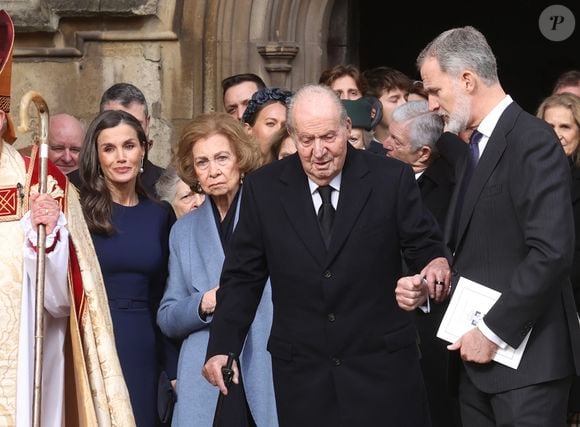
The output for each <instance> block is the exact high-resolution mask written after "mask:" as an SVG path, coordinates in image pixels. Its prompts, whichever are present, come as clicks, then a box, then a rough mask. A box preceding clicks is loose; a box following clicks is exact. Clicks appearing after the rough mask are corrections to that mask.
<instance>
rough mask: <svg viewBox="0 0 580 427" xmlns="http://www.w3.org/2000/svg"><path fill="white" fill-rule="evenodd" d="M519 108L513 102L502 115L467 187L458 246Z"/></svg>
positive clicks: (460, 218)
mask: <svg viewBox="0 0 580 427" xmlns="http://www.w3.org/2000/svg"><path fill="white" fill-rule="evenodd" d="M519 110H521V108H520V107H519V106H517V104H515V103H512V104H511V105H510V106H508V108H507V109H506V110H505V111H504V113H503V114H502V116H501V117H500V119H499V121H498V122H497V125H496V126H495V128H494V130H493V132H492V134H491V136H490V138H489V140H488V141H487V145H486V147H485V151H484V152H483V154H482V156H481V158H480V159H479V162H478V164H477V167H476V168H475V171H474V173H473V177H472V179H471V182H470V183H469V187H467V192H466V194H465V201H464V203H463V208H462V210H461V214H460V217H459V226H458V233H457V242H456V245H455V247H456V248H458V247H459V245H460V243H461V240H462V238H463V235H464V234H465V230H466V229H467V225H468V224H469V221H470V219H471V216H472V215H473V210H474V208H475V204H476V203H477V201H478V200H479V196H480V194H481V191H482V190H483V187H484V186H485V183H486V182H487V181H488V180H489V178H490V176H491V174H492V173H493V171H494V169H495V168H496V166H497V164H498V162H499V161H500V159H501V157H502V155H503V153H504V151H505V149H506V147H507V141H506V133H507V129H509V128H510V127H511V126H512V125H513V121H514V117H515V115H516V114H517V113H518V112H519Z"/></svg>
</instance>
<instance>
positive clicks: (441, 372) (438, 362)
mask: <svg viewBox="0 0 580 427" xmlns="http://www.w3.org/2000/svg"><path fill="white" fill-rule="evenodd" d="M450 135H453V134H450ZM453 136H455V135H453ZM455 137H456V136H455ZM456 138H457V137H456ZM459 144H461V146H459V148H460V149H461V148H465V147H467V145H466V144H465V143H464V142H463V141H461V140H459ZM464 151H465V150H464ZM455 161H456V160H455ZM417 184H419V189H420V191H421V197H422V199H423V203H424V204H425V206H426V207H427V209H429V211H430V212H431V213H432V214H433V216H434V217H435V219H436V220H437V223H438V224H439V226H440V227H441V228H442V229H443V227H444V225H445V220H446V218H447V210H448V208H449V203H450V201H451V195H452V194H453V189H454V187H455V169H454V166H453V165H452V164H451V163H450V162H448V161H447V158H444V157H439V158H437V159H436V160H435V161H434V162H433V163H432V164H431V165H429V167H428V168H427V169H425V171H424V172H423V174H422V175H421V176H420V177H419V179H418V180H417ZM413 273H415V272H410V273H409V274H413ZM448 302H449V301H448V300H447V301H445V302H443V303H439V304H437V303H433V302H432V303H431V310H430V312H429V313H427V314H425V313H423V312H422V311H421V310H415V324H416V326H417V330H418V332H419V337H420V339H421V343H420V348H421V368H422V370H423V377H424V378H425V386H426V388H427V396H428V398H429V408H430V411H431V422H432V423H433V427H454V426H460V425H461V423H460V421H459V420H460V417H459V408H458V405H457V401H456V400H454V399H452V398H451V397H450V396H449V394H448V383H447V380H448V375H447V364H448V356H449V350H447V344H448V343H447V342H445V341H443V340H441V339H439V338H437V330H438V329H439V325H440V324H441V321H442V320H443V315H444V314H445V311H446V310H447V306H448Z"/></svg>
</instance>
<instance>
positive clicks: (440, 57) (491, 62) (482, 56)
mask: <svg viewBox="0 0 580 427" xmlns="http://www.w3.org/2000/svg"><path fill="white" fill-rule="evenodd" d="M428 58H435V59H436V60H437V62H439V66H440V67H441V71H443V72H444V73H446V74H449V75H451V76H453V77H458V76H459V74H460V73H461V71H462V70H465V69H468V70H471V71H473V72H474V73H475V74H477V75H478V76H479V77H481V79H482V80H483V82H484V83H485V84H486V85H487V86H491V85H493V84H496V83H497V82H498V81H499V79H498V77H497V62H496V59H495V55H494V54H493V52H492V50H491V47H489V44H488V43H487V40H486V38H485V36H484V35H483V34H482V33H481V32H479V31H478V30H476V29H475V28H473V27H470V26H467V27H463V28H453V29H451V30H447V31H445V32H443V33H441V34H439V35H438V36H437V37H436V38H435V39H434V40H433V41H432V42H431V43H429V44H428V45H427V46H426V47H425V48H424V49H423V50H422V51H421V53H420V54H419V56H418V57H417V66H418V68H419V69H420V68H421V66H422V65H423V62H424V61H425V60H426V59H428Z"/></svg>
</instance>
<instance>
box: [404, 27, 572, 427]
mask: <svg viewBox="0 0 580 427" xmlns="http://www.w3.org/2000/svg"><path fill="white" fill-rule="evenodd" d="M417 65H418V67H419V69H420V72H421V76H422V78H423V83H424V87H425V90H426V92H427V94H428V96H429V107H430V109H431V110H433V111H437V112H439V113H440V114H441V115H442V116H443V117H444V119H445V120H446V122H447V124H448V125H450V124H453V125H454V126H455V127H456V128H457V129H459V130H464V129H473V133H472V136H471V138H470V142H469V152H468V154H467V155H466V156H465V157H464V158H463V160H462V163H461V167H460V170H461V171H462V172H461V175H460V181H459V182H458V185H457V186H456V188H455V191H454V195H453V197H452V200H451V205H450V207H449V215H448V221H447V226H446V227H445V237H446V239H445V240H446V243H447V244H448V247H449V249H450V252H451V254H452V260H453V261H452V274H453V276H452V285H453V286H454V285H455V284H456V283H457V282H458V280H459V278H460V277H465V278H467V279H470V280H472V281H474V282H477V283H479V284H482V285H484V286H486V287H488V288H491V289H493V290H495V291H498V292H499V293H500V294H501V296H500V297H499V299H498V300H497V301H496V303H495V304H494V305H493V306H492V307H491V309H490V310H489V311H488V312H487V314H486V315H485V316H484V317H483V319H482V320H481V321H480V322H479V323H478V324H477V326H476V327H475V328H473V329H471V330H470V331H468V332H467V333H465V334H464V335H463V336H461V337H460V338H459V339H458V340H457V341H456V342H455V343H454V344H452V345H450V346H449V347H448V348H449V350H452V351H453V352H454V353H453V354H454V356H456V357H454V358H453V359H454V360H455V361H456V362H457V363H455V364H452V366H451V371H452V372H453V373H455V374H457V378H458V387H459V399H460V408H461V416H462V419H463V423H464V425H466V426H490V427H491V426H496V425H501V426H523V425H525V426H538V427H539V426H564V425H565V417H566V406H567V399H568V391H569V388H570V384H571V379H572V376H573V375H574V374H575V373H576V372H579V371H580V325H579V323H578V317H577V315H576V308H575V306H574V298H573V295H572V288H571V285H570V280H569V277H568V275H569V271H570V266H571V263H572V254H573V249H574V225H573V219H572V210H571V201H570V184H569V182H568V181H569V173H570V172H569V167H568V164H567V161H566V158H565V155H564V152H563V150H562V148H561V146H560V143H559V141H558V139H557V137H556V135H555V133H554V131H553V130H552V129H551V128H550V126H549V125H548V124H546V123H544V122H542V121H541V120H539V119H537V118H536V117H534V116H532V115H530V114H528V113H526V112H524V111H523V110H522V108H521V107H520V106H518V105H517V104H516V103H515V102H513V100H512V98H511V97H510V96H509V95H507V94H506V93H505V92H504V90H503V88H502V86H501V84H500V82H499V79H498V75H497V64H496V59H495V56H494V54H493V52H492V50H491V48H490V46H489V44H488V43H487V40H486V39H485V37H484V36H483V34H481V33H480V32H479V31H478V30H476V29H475V28H473V27H464V28H454V29H452V30H449V31H445V32H444V33H442V34H440V35H439V36H438V37H436V38H435V39H434V40H433V41H432V42H431V43H429V44H428V45H427V47H425V49H424V50H423V51H422V52H421V54H420V55H419V57H418V59H417ZM406 280H412V279H406ZM530 331H531V333H530ZM528 334H530V335H529V339H528V341H527V346H526V347H525V350H524V353H523V357H522V359H521V362H520V364H519V366H518V368H517V369H513V368H510V367H507V366H505V365H502V364H499V363H497V362H495V361H494V360H493V358H494V356H495V353H496V351H497V350H498V349H500V348H501V349H507V348H508V346H509V347H511V348H514V349H515V348H518V347H520V346H521V345H522V343H523V342H524V340H525V339H526V337H527V336H528ZM459 356H460V357H461V359H462V360H461V361H460V360H459Z"/></svg>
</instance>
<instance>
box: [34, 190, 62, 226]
mask: <svg viewBox="0 0 580 427" xmlns="http://www.w3.org/2000/svg"><path fill="white" fill-rule="evenodd" d="M59 216H60V206H59V204H58V202H57V201H56V200H54V199H53V198H52V197H51V196H50V195H49V194H38V193H32V194H30V221H31V223H32V226H33V227H34V228H36V227H38V226H39V225H40V224H44V225H45V226H46V234H47V235H49V234H50V233H52V230H54V228H55V227H56V223H57V221H58V217H59Z"/></svg>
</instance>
